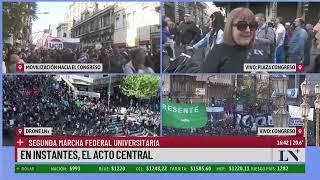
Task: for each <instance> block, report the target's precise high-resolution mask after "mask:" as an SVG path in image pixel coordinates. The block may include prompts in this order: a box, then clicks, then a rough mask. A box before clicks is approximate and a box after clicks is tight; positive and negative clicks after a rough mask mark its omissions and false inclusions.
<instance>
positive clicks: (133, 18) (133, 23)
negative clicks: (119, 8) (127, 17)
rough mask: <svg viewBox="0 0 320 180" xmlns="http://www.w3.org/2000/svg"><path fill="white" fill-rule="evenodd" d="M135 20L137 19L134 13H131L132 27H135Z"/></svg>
mask: <svg viewBox="0 0 320 180" xmlns="http://www.w3.org/2000/svg"><path fill="white" fill-rule="evenodd" d="M136 18H137V17H136V11H133V13H132V21H131V22H132V26H133V27H135V22H136V21H135V20H136Z"/></svg>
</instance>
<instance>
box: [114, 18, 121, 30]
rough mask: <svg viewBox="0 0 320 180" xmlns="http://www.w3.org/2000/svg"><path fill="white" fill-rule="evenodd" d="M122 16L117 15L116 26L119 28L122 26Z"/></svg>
mask: <svg viewBox="0 0 320 180" xmlns="http://www.w3.org/2000/svg"><path fill="white" fill-rule="evenodd" d="M119 23H120V17H119V15H117V17H116V24H115V27H116V28H119V27H120V24H119Z"/></svg>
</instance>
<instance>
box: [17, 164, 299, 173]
mask: <svg viewBox="0 0 320 180" xmlns="http://www.w3.org/2000/svg"><path fill="white" fill-rule="evenodd" d="M15 172H16V173H305V164H121V165H119V164H117V165H110V164H108V165H105V164H70V165H69V164H32V165H30V164H16V165H15Z"/></svg>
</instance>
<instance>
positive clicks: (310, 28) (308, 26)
mask: <svg viewBox="0 0 320 180" xmlns="http://www.w3.org/2000/svg"><path fill="white" fill-rule="evenodd" d="M306 31H307V33H308V39H307V42H306V44H305V47H304V65H309V64H310V54H311V49H312V48H313V47H312V46H313V41H314V39H315V33H314V32H313V25H312V24H306Z"/></svg>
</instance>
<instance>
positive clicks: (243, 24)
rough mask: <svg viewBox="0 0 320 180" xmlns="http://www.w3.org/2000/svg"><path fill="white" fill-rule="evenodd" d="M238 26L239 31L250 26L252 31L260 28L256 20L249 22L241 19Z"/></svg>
mask: <svg viewBox="0 0 320 180" xmlns="http://www.w3.org/2000/svg"><path fill="white" fill-rule="evenodd" d="M233 26H236V27H237V29H238V30H239V31H245V30H246V29H247V27H248V26H249V29H250V31H256V30H257V29H258V23H257V22H256V21H253V22H250V23H249V24H248V23H247V22H246V21H239V22H238V23H237V24H233Z"/></svg>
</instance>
